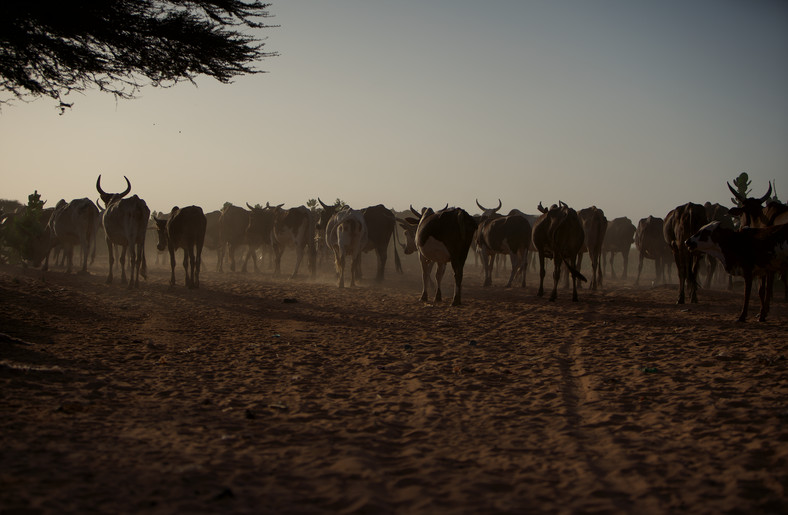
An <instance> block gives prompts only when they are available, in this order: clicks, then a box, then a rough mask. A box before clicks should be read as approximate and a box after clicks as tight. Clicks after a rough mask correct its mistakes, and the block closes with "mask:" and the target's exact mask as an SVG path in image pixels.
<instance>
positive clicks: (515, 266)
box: [506, 252, 519, 288]
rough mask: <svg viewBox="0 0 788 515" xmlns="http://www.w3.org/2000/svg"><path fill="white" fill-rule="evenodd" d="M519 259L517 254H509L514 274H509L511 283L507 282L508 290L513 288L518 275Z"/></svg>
mask: <svg viewBox="0 0 788 515" xmlns="http://www.w3.org/2000/svg"><path fill="white" fill-rule="evenodd" d="M517 258H518V256H517V253H515V252H510V253H509V263H510V264H511V265H512V273H510V274H509V281H507V283H506V287H507V288H511V287H512V283H513V282H514V277H515V275H517V270H518V266H519V265H518V259H517Z"/></svg>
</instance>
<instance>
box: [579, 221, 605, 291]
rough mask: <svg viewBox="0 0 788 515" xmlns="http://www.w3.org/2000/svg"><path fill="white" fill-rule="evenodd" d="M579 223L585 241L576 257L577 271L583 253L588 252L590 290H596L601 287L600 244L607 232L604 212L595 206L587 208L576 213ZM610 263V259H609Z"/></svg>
mask: <svg viewBox="0 0 788 515" xmlns="http://www.w3.org/2000/svg"><path fill="white" fill-rule="evenodd" d="M577 215H578V216H579V217H580V222H581V223H582V224H583V232H584V233H585V240H584V242H583V247H582V248H581V249H580V254H578V256H577V269H578V270H579V269H580V264H581V263H582V261H583V252H588V257H589V259H591V289H592V290H596V289H597V287H601V286H602V266H601V263H600V258H601V256H602V243H603V242H604V240H605V233H606V232H607V218H605V212H604V211H602V210H601V209H599V208H598V207H596V206H591V207H587V208H585V209H581V210H580V211H578V212H577ZM611 263H612V258H611Z"/></svg>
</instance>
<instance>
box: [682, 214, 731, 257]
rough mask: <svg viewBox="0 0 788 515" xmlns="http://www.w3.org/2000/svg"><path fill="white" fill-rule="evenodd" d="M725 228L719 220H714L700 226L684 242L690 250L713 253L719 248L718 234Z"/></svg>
mask: <svg viewBox="0 0 788 515" xmlns="http://www.w3.org/2000/svg"><path fill="white" fill-rule="evenodd" d="M725 230H726V229H725V228H724V227H721V225H720V221H719V220H715V221H713V222H710V223H707V224H706V225H704V226H703V227H701V228H700V229H699V230H698V232H696V233H695V234H693V235H692V236H690V237H689V238H687V240H686V241H685V242H684V244H685V245H686V246H687V248H688V249H690V250H691V251H698V252H707V253H714V252H715V251H717V250H718V249H719V239H720V235H721V234H722V233H723V232H725ZM728 230H729V231H730V229H728Z"/></svg>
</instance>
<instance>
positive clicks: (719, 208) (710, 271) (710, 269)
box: [703, 202, 734, 290]
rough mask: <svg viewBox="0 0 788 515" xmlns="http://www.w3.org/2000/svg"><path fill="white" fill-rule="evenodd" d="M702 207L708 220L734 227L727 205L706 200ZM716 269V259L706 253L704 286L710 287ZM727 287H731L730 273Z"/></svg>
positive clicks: (729, 227) (731, 278)
mask: <svg viewBox="0 0 788 515" xmlns="http://www.w3.org/2000/svg"><path fill="white" fill-rule="evenodd" d="M703 208H704V209H705V210H706V219H707V220H708V221H709V222H714V221H718V222H720V225H721V226H722V227H725V228H726V229H731V230H733V229H734V221H733V216H732V215H731V214H730V212H729V210H728V208H727V207H725V206H723V205H721V204H718V203H714V204H712V203H711V202H706V203H704V204H703ZM716 271H717V259H716V258H714V257H713V256H712V255H711V254H706V281H705V283H704V285H703V287H704V288H706V289H710V288H711V281H712V279H713V278H714V273H715V272H716ZM728 289H729V290H732V289H733V276H732V275H730V274H728Z"/></svg>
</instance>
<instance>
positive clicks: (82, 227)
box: [44, 198, 101, 274]
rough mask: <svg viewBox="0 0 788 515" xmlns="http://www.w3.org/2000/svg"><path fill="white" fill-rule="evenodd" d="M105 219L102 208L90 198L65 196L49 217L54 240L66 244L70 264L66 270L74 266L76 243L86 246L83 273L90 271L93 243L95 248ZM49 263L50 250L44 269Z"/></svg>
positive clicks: (81, 272)
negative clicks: (98, 233) (100, 213)
mask: <svg viewBox="0 0 788 515" xmlns="http://www.w3.org/2000/svg"><path fill="white" fill-rule="evenodd" d="M99 223H101V220H100V215H99V210H98V208H97V207H96V205H95V204H94V203H93V201H92V200H90V199H89V198H80V199H74V200H72V201H71V202H66V201H65V200H63V199H61V200H60V202H58V203H57V205H56V206H55V210H54V211H53V212H52V215H51V217H50V219H49V230H50V233H51V237H52V244H53V245H54V244H56V243H57V244H60V245H62V246H63V254H64V256H65V258H66V260H67V263H68V266H67V269H66V273H69V274H70V273H71V270H72V267H73V257H74V245H79V246H80V248H81V249H82V268H81V269H80V271H79V273H80V274H87V273H88V255H89V254H90V249H91V246H93V248H94V249H95V243H96V231H98V225H99ZM48 267H49V252H47V256H46V260H45V262H44V270H47V269H48Z"/></svg>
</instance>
